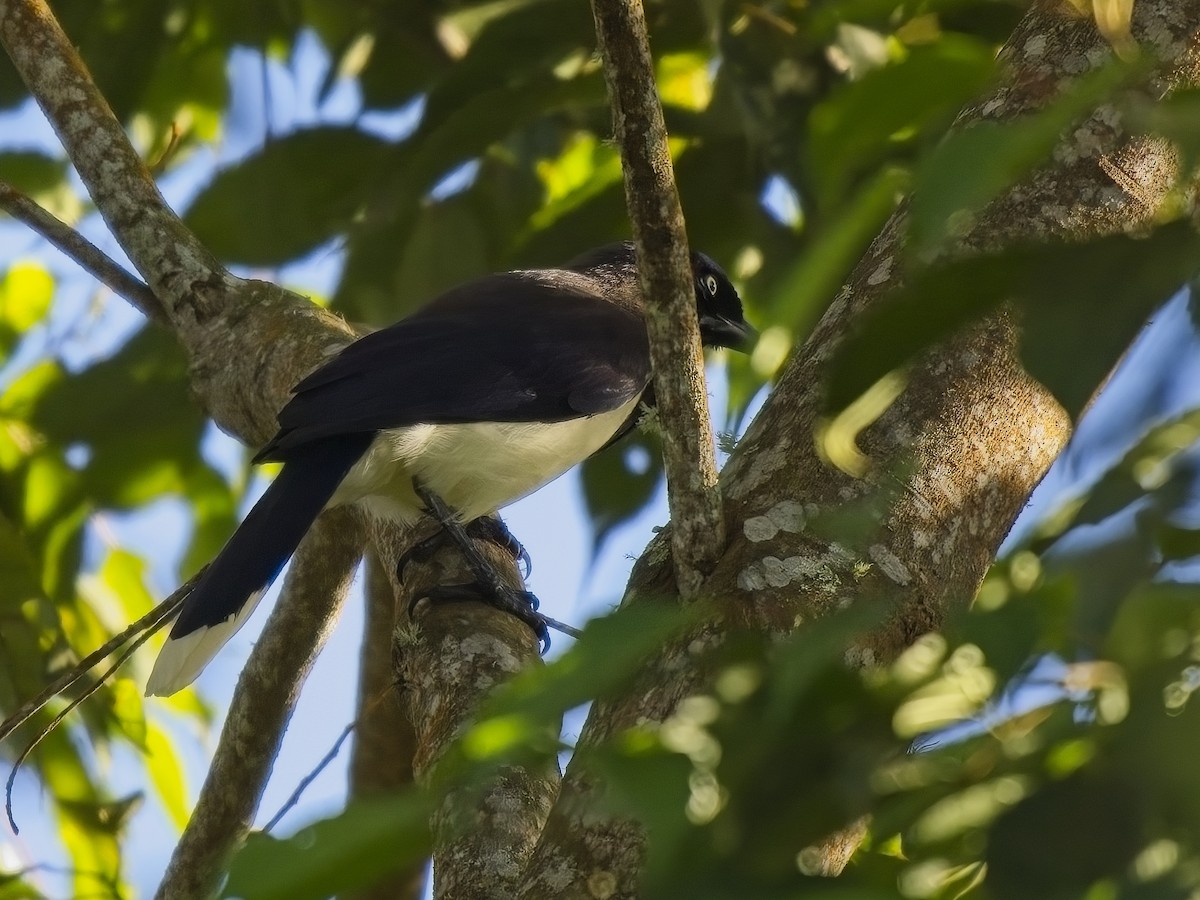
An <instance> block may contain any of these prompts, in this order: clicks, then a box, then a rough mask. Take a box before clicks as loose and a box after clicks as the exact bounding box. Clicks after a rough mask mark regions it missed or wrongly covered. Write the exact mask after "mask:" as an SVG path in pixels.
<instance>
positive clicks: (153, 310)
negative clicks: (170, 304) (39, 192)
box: [0, 181, 167, 325]
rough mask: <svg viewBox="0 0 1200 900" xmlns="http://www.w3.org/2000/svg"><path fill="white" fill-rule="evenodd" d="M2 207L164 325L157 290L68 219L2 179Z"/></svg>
mask: <svg viewBox="0 0 1200 900" xmlns="http://www.w3.org/2000/svg"><path fill="white" fill-rule="evenodd" d="M0 209H3V210H4V211H5V212H7V213H8V214H9V215H10V216H12V217H13V218H14V219H16V220H17V221H19V222H24V223H25V224H26V225H28V226H29V227H30V228H32V229H33V230H34V231H36V232H37V233H38V234H40V235H41V236H42V237H44V238H45V239H46V240H48V241H49V242H50V243H52V244H53V245H54V246H55V247H57V248H58V249H59V250H61V251H62V252H63V253H65V254H66V255H67V256H68V257H69V258H70V259H71V260H72V261H73V262H74V263H76V264H77V265H78V266H80V267H81V268H83V269H84V270H85V271H87V272H88V273H89V274H91V275H92V276H93V277H94V278H95V279H96V280H97V281H99V282H100V283H101V284H104V285H107V286H108V287H109V288H110V289H111V290H112V291H113V292H114V293H116V294H117V295H118V296H121V297H124V298H125V299H126V300H127V301H129V303H130V304H132V305H133V306H134V307H135V308H136V309H137V310H138V311H139V312H141V314H142V315H144V316H145V317H146V318H148V319H150V320H151V321H154V322H157V323H159V324H160V325H163V324H166V321H167V314H166V312H165V311H164V310H163V308H162V304H161V303H159V302H158V298H157V297H155V296H154V292H153V291H151V290H150V288H148V287H146V285H144V284H143V283H142V282H140V281H138V280H137V279H136V278H134V277H133V276H132V275H130V274H129V273H128V272H126V271H125V269H124V268H122V267H121V266H120V265H119V264H118V263H117V262H116V261H115V260H113V259H111V258H109V256H108V255H107V254H105V252H104V251H103V250H101V249H100V248H99V247H97V246H96V245H95V244H93V243H92V242H91V241H89V240H88V239H87V238H85V237H84V236H83V235H82V234H80V233H79V232H78V231H76V230H75V229H74V228H72V227H71V226H70V225H68V224H67V223H66V222H63V221H61V220H59V219H58V218H56V217H54V216H52V215H51V214H50V213H48V212H47V211H46V210H44V209H42V208H41V207H40V206H38V205H37V204H36V203H34V202H33V201H32V200H30V199H29V198H28V197H26V196H25V195H24V194H22V193H21V192H20V191H18V190H17V189H16V188H14V187H13V186H12V185H9V184H5V183H4V182H3V181H0Z"/></svg>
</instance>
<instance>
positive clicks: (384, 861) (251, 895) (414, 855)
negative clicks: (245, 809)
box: [222, 792, 431, 900]
mask: <svg viewBox="0 0 1200 900" xmlns="http://www.w3.org/2000/svg"><path fill="white" fill-rule="evenodd" d="M430 812H431V808H430V805H429V802H428V800H427V799H426V798H425V797H424V796H423V795H421V794H418V793H415V792H409V793H406V794H401V795H398V796H394V797H386V798H377V799H371V800H359V801H356V802H354V803H352V804H351V805H350V806H348V807H347V808H346V810H345V811H344V812H342V813H340V814H339V815H336V816H334V817H332V818H329V819H322V820H321V821H319V822H316V823H314V824H312V825H309V826H307V827H305V828H303V829H301V830H300V831H299V832H298V833H297V834H296V835H295V836H294V837H291V838H288V839H287V840H279V839H278V838H273V837H270V836H269V835H266V834H263V833H262V832H255V833H253V834H251V835H250V837H249V838H248V839H247V841H246V844H245V846H243V847H242V849H241V850H239V851H238V853H237V855H236V856H235V857H234V858H233V864H232V866H231V867H230V870H229V882H228V883H227V884H226V885H225V890H224V893H223V894H222V896H224V897H238V898H241V900H309V898H311V900H323V898H325V897H329V896H331V895H333V894H337V893H341V892H342V891H346V890H350V889H352V888H356V887H362V886H364V885H368V884H370V883H371V882H372V881H373V880H374V879H376V878H378V877H379V876H381V875H384V874H386V873H388V872H394V871H396V870H397V869H401V868H404V867H406V866H409V865H413V864H414V863H417V862H419V861H420V860H422V859H424V858H425V856H426V854H427V853H428V852H429V847H430V835H429V826H428V818H429V814H430Z"/></svg>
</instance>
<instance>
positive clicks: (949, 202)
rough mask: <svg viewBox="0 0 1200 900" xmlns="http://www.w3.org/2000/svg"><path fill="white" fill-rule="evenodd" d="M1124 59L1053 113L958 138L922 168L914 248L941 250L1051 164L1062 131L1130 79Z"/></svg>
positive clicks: (1065, 97) (1075, 89)
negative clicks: (967, 222) (971, 218)
mask: <svg viewBox="0 0 1200 900" xmlns="http://www.w3.org/2000/svg"><path fill="white" fill-rule="evenodd" d="M1135 71H1136V69H1135V68H1134V67H1132V66H1130V65H1127V64H1125V63H1122V62H1120V61H1118V62H1115V63H1112V64H1109V65H1107V66H1104V67H1102V68H1099V69H1097V70H1095V71H1094V72H1091V73H1089V74H1088V75H1086V76H1084V77H1082V78H1080V79H1079V80H1078V81H1077V82H1076V83H1075V84H1074V85H1072V86H1071V87H1070V88H1068V89H1067V90H1066V91H1064V92H1063V94H1062V95H1061V96H1060V97H1059V98H1058V99H1057V100H1055V101H1054V102H1053V103H1052V104H1050V105H1049V106H1048V107H1046V108H1045V109H1043V110H1041V111H1040V112H1037V113H1035V114H1033V115H1030V116H1026V117H1023V118H1020V119H1017V120H1015V121H1011V122H1004V123H996V122H979V123H976V124H974V125H971V126H970V127H967V128H962V129H959V130H957V131H954V132H952V133H951V134H950V135H948V136H947V137H946V139H945V140H944V141H942V142H941V143H939V144H938V145H937V146H936V147H935V148H934V149H933V150H932V151H931V152H930V153H929V154H928V155H927V156H926V157H925V159H924V160H923V161H922V163H921V165H920V166H919V167H918V169H917V178H916V184H915V186H914V190H913V201H912V207H911V217H912V218H911V229H910V233H909V246H908V249H909V250H910V251H911V252H912V253H914V254H918V255H919V254H922V253H924V252H925V251H927V250H929V249H930V248H932V247H935V246H937V245H938V244H940V243H941V242H942V241H943V240H944V239H945V238H946V236H947V235H949V234H950V233H951V232H952V231H953V230H954V229H955V228H956V227H957V225H956V223H957V222H960V221H961V219H962V217H963V216H964V215H969V214H973V213H976V212H978V211H979V210H981V209H982V208H983V207H984V206H985V205H986V204H987V203H988V202H989V201H991V200H993V199H994V198H995V197H997V196H999V194H1000V193H1001V192H1002V191H1004V190H1005V189H1006V188H1007V187H1009V186H1010V185H1012V184H1014V183H1016V182H1017V181H1018V180H1019V179H1020V178H1022V177H1023V176H1024V175H1025V174H1027V173H1028V172H1030V171H1031V170H1032V169H1033V168H1034V167H1035V166H1037V165H1039V164H1041V163H1044V162H1046V161H1048V160H1049V157H1050V151H1051V150H1052V149H1053V148H1054V145H1055V144H1056V143H1057V142H1058V139H1059V136H1060V135H1061V134H1062V132H1063V131H1064V130H1065V129H1066V128H1067V127H1068V126H1070V125H1071V124H1072V123H1073V122H1075V121H1077V120H1078V119H1080V118H1081V117H1083V116H1085V115H1087V114H1088V113H1090V112H1091V111H1092V110H1093V109H1094V108H1095V107H1096V105H1097V104H1099V103H1100V102H1102V101H1103V100H1105V99H1106V98H1108V97H1109V96H1111V95H1112V93H1113V92H1114V91H1115V90H1116V89H1117V88H1119V87H1120V86H1121V85H1122V84H1124V83H1126V82H1127V81H1128V80H1130V78H1131V76H1132V75H1133V74H1134V73H1135Z"/></svg>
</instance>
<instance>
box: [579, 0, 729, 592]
mask: <svg viewBox="0 0 1200 900" xmlns="http://www.w3.org/2000/svg"><path fill="white" fill-rule="evenodd" d="M592 13H593V15H594V17H595V20H596V36H597V38H598V40H599V46H600V55H601V57H602V58H603V60H604V78H605V81H606V82H607V83H608V96H609V103H610V105H611V106H612V111H613V124H614V128H615V130H616V136H617V141H618V143H619V144H620V147H621V166H622V169H623V170H624V173H625V203H626V206H627V207H628V209H629V219H630V222H631V224H632V225H633V238H634V241H635V243H636V244H637V253H638V269H639V271H640V273H641V278H642V290H643V291H644V292H645V295H646V331H647V333H648V334H649V336H650V359H651V362H652V363H653V367H654V396H655V401H656V405H657V408H658V419H659V422H661V424H662V435H663V461H664V463H665V466H666V470H667V488H668V501H669V504H670V510H671V523H672V525H673V527H674V530H673V532H672V535H673V536H672V542H671V547H672V550H673V552H674V559H675V569H676V576H677V581H678V585H679V593H680V594H681V595H682V596H683V597H684V598H690V597H693V596H695V595H696V593H697V592H698V591H699V590H700V586H701V584H702V583H703V581H704V578H705V576H707V575H708V573H710V572H711V571H712V569H713V566H715V565H716V562H717V560H718V559H720V556H721V552H722V550H723V549H724V547H725V534H724V524H723V521H722V509H721V494H720V490H719V488H718V486H717V462H716V455H715V452H714V447H713V440H712V423H711V422H710V421H709V413H708V391H707V389H706V387H705V381H704V354H703V352H702V351H701V349H700V330H699V326H698V324H697V321H696V313H695V309H696V289H695V286H694V283H693V282H694V279H693V276H692V266H691V259H690V256H689V253H688V244H687V234H686V233H685V231H684V226H683V209H682V208H681V207H680V205H679V193H678V191H677V190H676V188H675V174H674V170H673V168H672V165H671V153H670V149H669V148H668V147H667V130H666V126H665V125H664V123H663V112H662V105H661V104H660V102H659V99H658V88H657V86H656V83H655V77H654V60H653V59H652V58H651V56H650V45H649V42H648V39H647V36H646V18H645V15H644V14H643V12H642V3H641V0H592Z"/></svg>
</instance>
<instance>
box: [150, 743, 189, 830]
mask: <svg viewBox="0 0 1200 900" xmlns="http://www.w3.org/2000/svg"><path fill="white" fill-rule="evenodd" d="M146 771H147V772H149V773H150V783H151V784H152V785H154V791H155V793H156V794H157V795H158V799H159V800H161V801H162V804H163V807H164V808H165V809H166V811H167V816H168V818H170V820H171V821H172V822H173V823H174V824H175V827H176V828H178V829H179V830H180V831H182V830H183V828H184V826H185V825H187V823H188V817H189V816H190V815H191V808H190V805H189V803H188V795H187V787H186V785H185V784H184V778H183V771H184V770H183V762H182V760H180V758H179V754H178V752H177V751H176V749H175V745H174V744H173V743H172V742H171V737H170V735H169V734H168V733H167V732H165V731H164V730H163V729H162V728H160V727H159V726H158V725H156V724H155V723H154V722H153V721H151V722H148V723H147V728H146Z"/></svg>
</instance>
